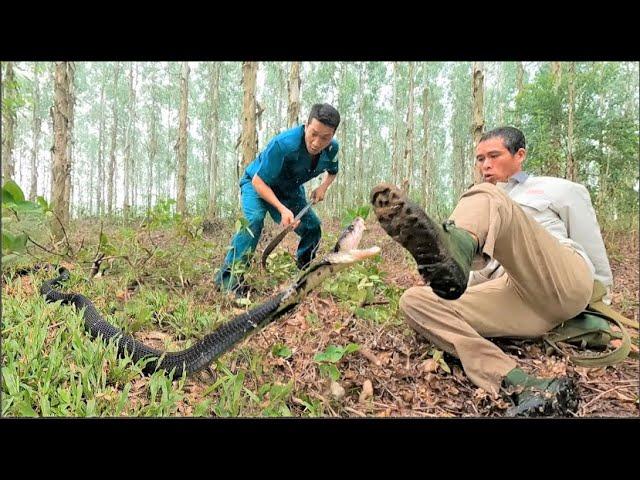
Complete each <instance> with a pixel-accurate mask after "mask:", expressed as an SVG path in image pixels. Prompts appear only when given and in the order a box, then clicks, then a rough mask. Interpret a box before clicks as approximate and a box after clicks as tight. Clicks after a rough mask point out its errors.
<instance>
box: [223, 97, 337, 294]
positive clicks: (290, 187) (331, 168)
mask: <svg viewBox="0 0 640 480" xmlns="http://www.w3.org/2000/svg"><path fill="white" fill-rule="evenodd" d="M339 124H340V114H339V113H338V111H337V110H336V109H335V108H333V107H332V106H331V105H329V104H327V103H324V104H322V103H317V104H315V105H313V107H311V112H310V113H309V119H308V121H307V123H306V124H305V125H298V126H296V127H293V128H291V129H289V130H285V131H284V132H282V133H280V134H278V135H276V136H275V137H274V138H273V139H272V140H271V141H270V142H269V144H268V145H267V146H266V148H265V149H264V150H263V151H262V152H260V153H259V154H258V156H257V157H256V159H255V160H254V161H253V162H251V163H250V164H249V165H248V166H247V168H246V169H245V172H244V175H243V177H242V179H241V180H240V190H241V192H242V210H243V212H244V216H245V218H246V219H247V220H248V222H249V229H250V230H251V233H249V232H247V231H246V230H244V229H243V230H241V231H240V232H238V233H237V234H236V235H235V236H234V237H233V240H232V241H231V248H230V249H229V252H228V253H227V256H226V258H225V260H224V264H223V265H222V267H221V268H220V270H219V271H218V274H217V275H216V277H215V283H216V284H217V285H218V286H219V288H220V289H221V290H234V291H235V292H236V295H238V296H243V295H245V294H246V292H247V291H248V287H247V285H244V284H243V283H242V282H241V278H238V277H239V276H238V275H234V274H233V272H232V270H233V264H234V263H235V262H240V263H241V264H244V265H246V264H248V263H249V259H250V256H251V253H252V252H253V251H254V250H255V248H256V245H258V241H259V240H260V234H261V233H262V227H263V225H264V217H265V215H266V214H267V212H269V214H270V215H271V218H273V220H274V221H275V222H280V223H281V225H282V226H283V227H286V226H288V225H290V224H292V223H293V222H294V215H296V214H297V213H298V212H299V211H300V210H302V208H304V206H305V205H306V204H307V203H308V201H307V199H306V195H305V190H304V183H306V182H308V181H309V180H311V179H312V178H315V177H317V176H318V175H320V174H322V173H324V172H327V174H326V176H325V178H324V181H323V182H322V184H320V186H319V187H318V188H316V189H315V190H314V191H313V192H311V198H312V200H315V201H316V202H320V201H322V200H323V199H324V196H325V194H326V192H327V189H328V188H329V185H331V183H332V182H333V181H334V179H335V178H336V174H337V173H338V159H337V157H336V155H337V154H338V142H337V141H336V140H335V139H334V138H333V137H334V135H335V133H336V129H337V128H338V125H339ZM294 231H295V232H296V233H297V234H298V236H299V237H300V243H299V244H298V252H297V264H298V268H300V269H304V268H305V267H306V266H307V265H308V264H309V263H310V262H311V261H312V260H313V258H314V257H315V253H316V250H317V249H318V244H319V242H320V238H321V236H322V231H321V229H320V219H319V218H318V217H317V215H316V214H315V213H314V211H313V209H310V210H308V211H307V213H305V214H304V215H303V216H302V218H300V220H298V225H297V226H296V228H295V230H294Z"/></svg>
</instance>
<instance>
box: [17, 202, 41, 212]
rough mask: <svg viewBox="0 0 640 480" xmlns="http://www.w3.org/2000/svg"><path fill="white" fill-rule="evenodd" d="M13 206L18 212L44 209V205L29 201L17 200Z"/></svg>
mask: <svg viewBox="0 0 640 480" xmlns="http://www.w3.org/2000/svg"><path fill="white" fill-rule="evenodd" d="M13 208H14V210H15V211H16V212H24V213H34V212H40V211H42V207H41V206H40V205H39V204H37V203H34V202H29V201H22V202H16V203H15V204H14V205H13Z"/></svg>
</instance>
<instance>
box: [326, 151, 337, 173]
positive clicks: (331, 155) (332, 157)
mask: <svg viewBox="0 0 640 480" xmlns="http://www.w3.org/2000/svg"><path fill="white" fill-rule="evenodd" d="M338 150H340V147H339V146H338V144H335V145H334V146H333V148H332V149H331V151H330V152H329V153H328V155H327V156H328V157H329V159H330V160H331V163H330V165H329V167H327V173H329V174H330V175H336V174H337V173H338V167H339V162H338V158H337V155H338Z"/></svg>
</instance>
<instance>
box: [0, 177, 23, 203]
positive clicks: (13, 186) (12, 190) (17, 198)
mask: <svg viewBox="0 0 640 480" xmlns="http://www.w3.org/2000/svg"><path fill="white" fill-rule="evenodd" d="M7 194H8V196H9V197H10V198H11V200H12V201H13V202H15V203H18V202H24V193H22V190H21V189H20V187H19V186H18V184H17V183H16V182H14V181H13V180H7V181H6V182H5V184H4V185H3V186H2V202H3V203H4V201H5V195H7Z"/></svg>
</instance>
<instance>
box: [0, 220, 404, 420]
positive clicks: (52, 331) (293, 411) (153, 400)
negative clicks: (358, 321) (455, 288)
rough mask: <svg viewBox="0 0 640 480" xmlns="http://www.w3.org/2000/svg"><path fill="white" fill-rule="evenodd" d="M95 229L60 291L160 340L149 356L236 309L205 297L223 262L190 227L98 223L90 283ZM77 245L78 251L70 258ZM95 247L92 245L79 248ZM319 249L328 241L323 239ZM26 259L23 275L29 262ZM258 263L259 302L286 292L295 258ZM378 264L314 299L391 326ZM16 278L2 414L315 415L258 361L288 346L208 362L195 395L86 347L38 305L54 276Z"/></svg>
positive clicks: (66, 310) (75, 329)
mask: <svg viewBox="0 0 640 480" xmlns="http://www.w3.org/2000/svg"><path fill="white" fill-rule="evenodd" d="M99 229H100V226H96V225H88V224H86V223H84V224H79V225H76V229H75V234H74V235H73V236H72V245H74V246H75V247H76V248H75V249H74V251H75V250H77V251H75V254H74V257H73V258H71V259H68V263H67V266H68V267H69V269H70V271H71V278H70V280H69V281H68V282H66V284H65V285H64V287H62V290H64V291H67V292H75V293H80V294H82V295H84V296H86V297H87V298H89V299H91V301H92V302H93V303H94V304H95V306H96V308H97V309H98V311H99V312H100V313H101V315H102V316H103V318H104V319H105V320H107V321H108V322H110V323H111V324H113V325H115V326H117V327H119V328H121V329H123V330H125V331H126V332H128V333H131V334H133V335H139V336H140V335H141V336H142V338H145V335H150V336H152V337H153V338H160V339H161V340H159V341H160V342H161V343H160V344H155V345H153V346H155V347H159V348H163V349H168V350H172V351H173V350H179V349H183V348H186V347H188V346H190V345H192V344H193V343H194V342H196V341H198V340H199V339H200V338H202V337H203V336H204V335H206V334H207V333H209V332H211V331H212V330H214V329H215V328H216V327H217V326H218V325H220V324H221V323H223V322H225V321H226V320H228V319H229V318H231V317H232V316H233V315H235V314H237V313H239V312H240V311H241V309H238V308H237V307H238V305H237V304H236V303H235V302H233V301H232V299H230V298H229V297H225V296H223V295H222V294H219V293H216V292H214V291H213V290H212V288H211V285H212V282H211V277H212V275H213V270H214V268H215V266H216V264H218V263H220V262H221V260H222V258H223V256H224V254H225V253H226V252H225V251H224V247H225V245H224V244H223V243H222V242H221V241H220V242H217V243H216V244H214V243H213V242H212V241H210V240H207V239H205V238H203V237H202V236H201V235H200V234H198V232H197V230H196V231H195V233H194V229H189V228H186V227H185V226H184V225H181V224H171V223H170V222H169V224H166V223H165V224H161V225H157V226H156V227H155V228H152V229H149V230H147V231H143V232H142V233H140V232H136V230H135V229H133V228H131V227H129V226H122V225H105V226H103V242H102V244H101V245H102V247H101V248H103V250H105V251H106V252H107V253H108V254H109V256H110V257H112V258H111V259H110V260H109V261H108V262H106V261H105V262H104V263H103V264H102V265H101V268H100V273H99V274H98V275H97V276H96V277H94V278H92V279H89V270H90V268H91V264H92V261H93V259H94V258H95V254H96V250H97V244H98V241H97V239H98V233H99ZM72 230H73V229H72ZM231 234H232V231H231V227H230V228H229V231H228V232H224V234H222V233H221V234H220V235H219V236H218V238H219V239H227V238H230V237H231ZM327 235H329V236H331V238H335V237H336V235H335V234H334V233H328V234H327ZM81 238H82V239H84V240H82V245H84V246H83V247H82V248H80V249H78V246H79V245H80V244H81V240H80V239H81ZM92 238H93V239H94V240H95V242H93V243H91V241H88V239H92ZM324 243H325V244H329V243H330V242H329V241H328V240H326V239H325V241H324ZM33 253H35V254H36V255H37V256H38V260H39V261H48V262H52V263H53V262H56V261H57V258H56V257H54V256H53V255H48V254H43V252H33ZM150 253H151V254H150ZM27 260H28V261H25V262H23V263H24V264H25V265H26V264H28V263H30V262H32V261H33V260H34V259H29V258H28V257H27ZM256 263H257V262H256ZM256 263H254V264H253V265H252V266H251V268H250V269H249V270H248V271H247V280H248V281H249V282H251V284H253V285H254V286H256V287H257V288H258V289H260V290H261V291H264V292H269V291H274V290H275V289H277V288H278V287H279V286H284V285H286V284H287V283H288V282H290V281H291V280H292V279H293V278H295V276H296V275H297V274H298V271H297V269H296V266H295V259H294V257H293V256H292V255H291V254H290V253H289V252H287V251H286V250H285V249H280V251H278V252H276V253H275V254H273V255H272V256H271V257H270V259H269V273H267V272H264V271H263V270H262V269H260V268H256V267H257V265H256ZM378 266H379V265H378V263H376V262H371V261H369V262H366V263H365V264H361V265H358V266H356V267H355V268H352V269H349V270H346V271H343V272H341V273H340V274H339V275H338V276H337V277H336V279H335V281H333V282H326V283H325V285H324V286H323V290H322V295H323V296H325V297H327V296H331V297H333V298H334V299H336V300H337V301H338V305H339V307H340V309H341V311H343V312H344V313H343V317H344V318H347V317H348V316H350V315H352V314H353V313H354V312H355V315H357V316H358V317H359V318H362V319H364V320H366V321H370V322H373V323H384V322H387V321H390V319H392V318H393V311H394V309H396V310H397V298H399V294H398V292H394V291H393V289H390V288H389V287H387V286H386V285H385V284H384V275H383V274H382V273H381V272H380V271H379V269H378ZM15 268H17V266H16V267H13V269H8V270H7V271H5V272H3V273H4V280H5V281H4V284H3V294H2V295H3V313H2V347H3V348H2V398H3V402H2V411H1V412H2V415H4V416H16V417H22V416H55V417H67V416H77V417H112V416H145V417H146V416H177V415H193V416H220V417H229V416H258V417H260V416H265V417H268V416H292V415H298V416H320V415H323V414H324V407H323V406H322V404H321V402H319V401H318V400H317V399H315V398H312V397H311V396H310V395H307V394H306V393H305V392H304V391H303V390H296V388H295V385H294V382H293V381H291V380H289V381H286V382H283V381H282V376H281V375H280V376H278V375H277V372H275V371H274V370H273V368H272V367H269V366H267V364H266V363H265V362H264V359H265V356H266V355H271V356H276V355H277V356H279V357H280V358H289V357H291V355H292V353H291V349H290V348H289V347H287V346H285V345H280V346H279V350H278V351H277V352H276V353H273V352H271V351H270V350H266V351H263V350H260V349H256V348H255V347H249V346H246V345H245V344H244V343H243V344H241V345H240V346H238V347H236V348H235V349H234V350H232V351H230V352H227V353H226V354H224V355H223V356H222V357H221V358H220V359H218V360H217V361H216V362H215V364H214V365H213V367H214V369H215V375H216V376H215V379H214V380H210V381H209V385H208V386H206V387H205V388H203V389H201V390H200V391H199V392H198V393H197V394H195V395H194V394H192V393H190V392H189V391H188V389H186V388H185V386H186V385H187V384H190V385H193V384H194V381H193V380H188V379H186V378H175V379H174V378H172V377H171V376H170V374H167V373H166V372H156V373H154V374H153V375H151V376H149V377H144V376H142V367H143V365H142V364H140V363H139V364H133V363H132V360H131V358H119V357H118V356H117V355H116V345H115V344H113V343H106V342H104V341H102V340H92V339H91V338H90V336H89V334H88V333H87V332H85V330H84V326H83V319H82V315H81V312H78V311H76V310H75V309H74V308H72V307H69V306H63V305H60V304H48V303H46V302H45V300H44V299H43V298H42V297H41V296H40V295H39V294H38V293H37V288H38V287H39V285H40V284H41V283H42V282H43V281H44V280H46V279H49V278H51V275H52V274H51V273H50V272H46V271H40V272H34V273H32V274H30V275H27V276H22V277H21V276H15V275H13V273H14V271H15ZM389 295H390V296H391V297H392V300H391V302H392V303H391V307H392V308H391V309H389V308H388V307H389V306H388V305H385V306H384V308H377V307H366V308H364V307H362V304H363V302H366V301H367V300H369V301H370V300H372V299H374V298H375V297H376V296H389ZM254 301H258V302H259V301H261V300H260V299H254ZM390 311H391V313H389V312H390ZM307 319H308V323H309V325H311V326H315V327H318V328H319V327H320V326H321V325H322V322H320V321H319V319H318V316H317V314H315V313H310V314H309V315H308V316H307ZM153 332H156V336H155V337H154V335H153ZM158 333H159V334H160V335H158ZM331 366H332V367H334V365H333V364H331ZM334 368H335V367H334ZM333 375H335V372H334V373H333ZM196 384H198V385H200V384H199V383H197V382H196ZM205 385H206V382H205Z"/></svg>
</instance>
